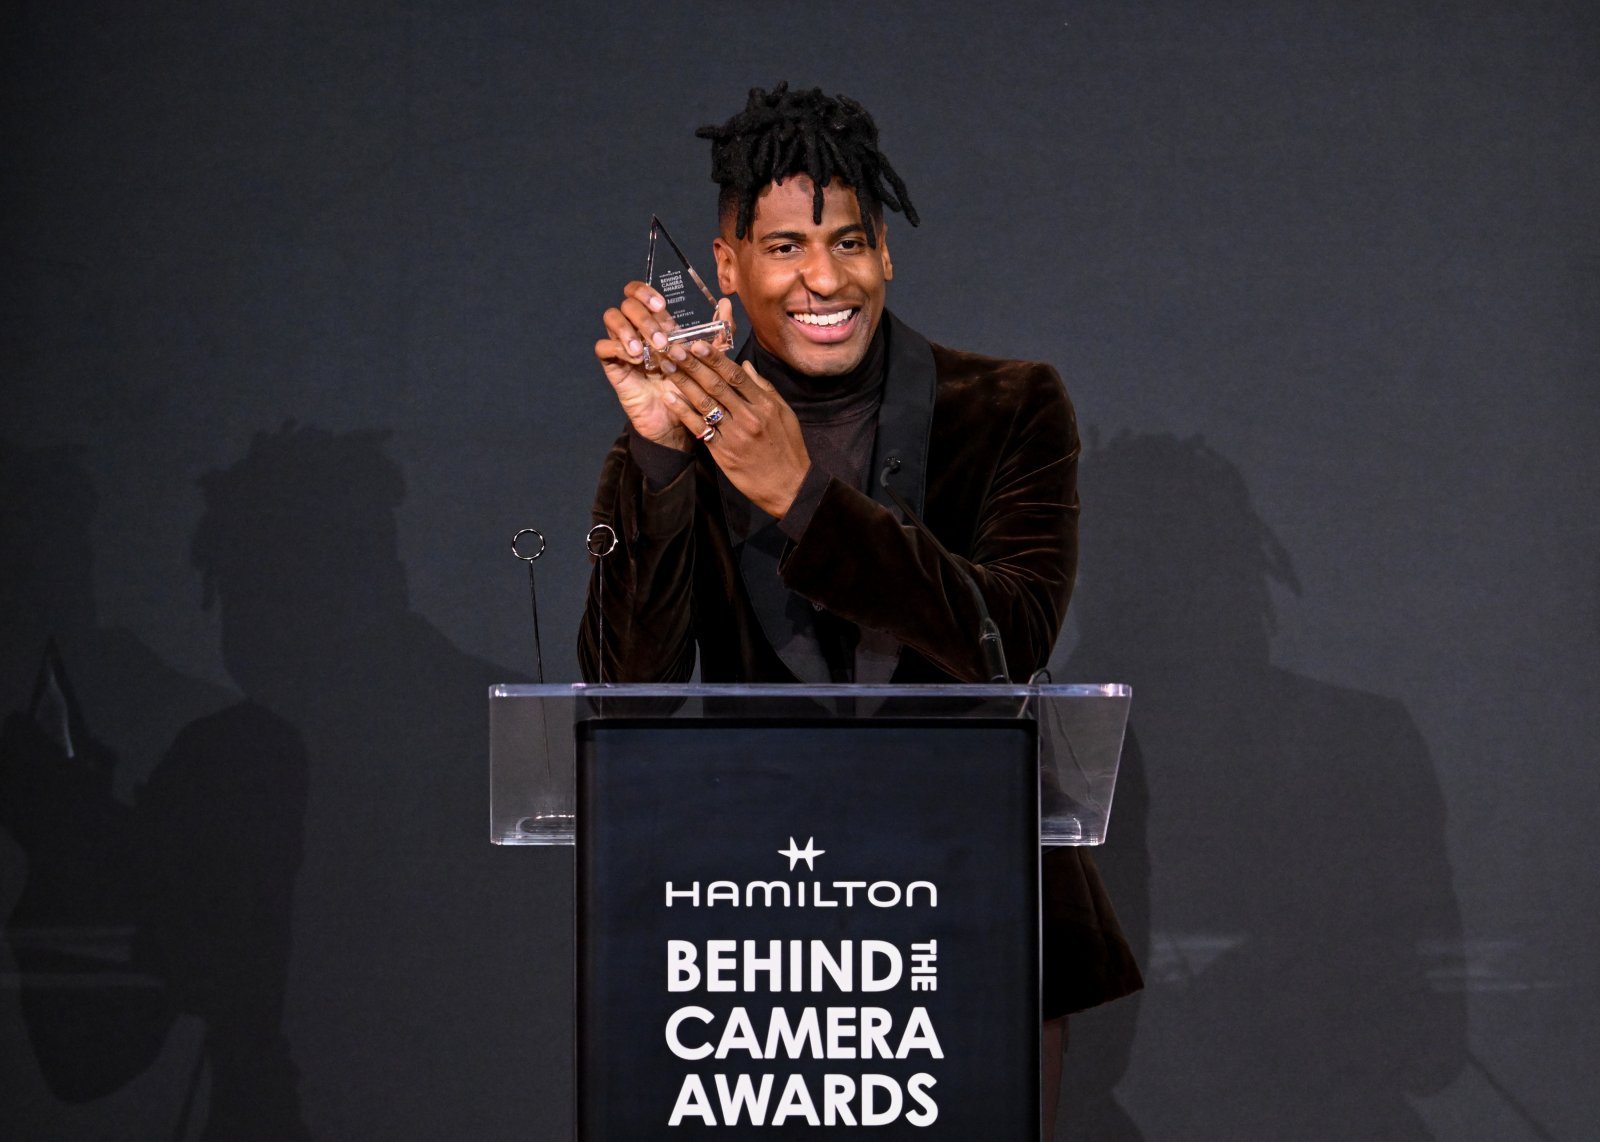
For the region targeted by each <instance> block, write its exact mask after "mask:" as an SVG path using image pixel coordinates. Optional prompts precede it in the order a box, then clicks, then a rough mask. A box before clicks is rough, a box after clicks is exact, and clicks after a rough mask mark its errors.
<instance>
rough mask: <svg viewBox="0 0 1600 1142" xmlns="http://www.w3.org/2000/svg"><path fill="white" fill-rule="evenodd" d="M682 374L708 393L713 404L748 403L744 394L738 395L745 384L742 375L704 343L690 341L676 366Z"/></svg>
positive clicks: (728, 361) (735, 365) (724, 356)
mask: <svg viewBox="0 0 1600 1142" xmlns="http://www.w3.org/2000/svg"><path fill="white" fill-rule="evenodd" d="M680 365H681V368H682V370H683V372H684V373H685V374H686V375H688V376H689V377H692V378H693V379H694V381H695V383H696V384H698V385H699V386H700V387H701V388H703V389H704V390H705V391H706V392H707V393H709V394H710V395H711V397H712V399H714V400H718V401H722V402H724V403H727V402H730V401H731V402H738V401H746V402H747V401H748V400H749V397H748V395H747V394H745V393H743V392H740V391H739V386H740V385H742V384H744V383H745V374H744V372H743V370H741V369H740V368H739V366H738V365H737V364H735V363H734V362H733V361H732V360H731V359H730V358H729V357H728V356H727V355H726V354H725V353H719V352H718V351H717V350H715V349H713V348H712V347H711V346H710V345H708V344H706V342H704V341H694V342H691V343H690V344H689V346H688V353H687V354H686V355H685V357H684V359H683V360H682V361H681V362H680Z"/></svg>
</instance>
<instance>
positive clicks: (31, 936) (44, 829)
mask: <svg viewBox="0 0 1600 1142" xmlns="http://www.w3.org/2000/svg"><path fill="white" fill-rule="evenodd" d="M1597 23H1600V21H1597V19H1596V14H1595V9H1594V8H1593V7H1592V6H1591V5H1586V4H1580V3H1549V4H1542V5H1537V6H1533V5H1527V4H1513V3H1491V2H1487V0H1478V2H1467V3H1453V4H1445V3H1416V4H1408V5H1391V4H1369V3H1342V4H1341V3H1331V2H1314V0H1302V2H1294V0H1278V2H1270V3H1269V2H1260V3H1244V2H1219V3H1208V4H1203V5H1202V4H1184V3H1172V2H1150V3H1092V2H1064V0H1052V2H1042V0H1041V2H1022V3H1004V4H998V5H995V4H990V5H974V4H954V3H916V4H910V3H880V4H872V5H867V4H861V3H849V4H847V3H837V2H834V0H814V2H812V3H809V4H806V5H784V6H778V5H765V4H757V3H750V4H734V3H710V4H682V5H645V4H633V3H619V4H615V5H604V6H594V7H593V8H592V9H590V10H588V11H580V10H579V9H578V7H577V6H571V7H570V8H569V7H568V6H556V5H539V4H528V3H522V4H512V3H503V2H500V3H497V2H494V0H474V2H469V3H460V2H457V3H449V4H446V3H426V2H422V0H412V2H410V3H393V4H380V3H370V4H367V3H355V2H344V3H337V4H333V5H329V4H306V3H295V2H288V3H279V4H272V5H267V4H244V3H219V4H212V5H205V6H194V5H181V4H153V3H138V2H134V3H119V4H110V3H92V2H89V0H64V2H60V3H52V4H35V3H25V2H17V3H12V4H9V5H7V6H6V8H5V13H4V34H3V36H0V53H3V59H0V85H3V87H0V90H3V104H0V155H3V159H0V164H3V165H0V171H3V179H4V185H3V199H0V253H3V258H4V267H5V270H4V274H3V275H0V338H3V358H0V369H3V376H4V380H5V389H4V396H3V398H0V437H3V439H4V452H3V464H0V467H3V481H4V483H3V526H4V530H5V536H4V561H5V587H4V591H5V595H4V600H3V603H4V606H3V608H0V613H3V614H4V622H5V630H4V638H3V647H0V653H3V655H4V685H5V692H4V695H3V697H4V710H5V711H6V712H13V711H20V710H24V709H26V708H27V707H28V705H29V702H30V694H31V692H32V686H33V682H34V678H35V675H36V672H37V670H38V668H39V663H40V655H41V649H42V647H43V646H44V645H45V642H46V640H47V638H49V637H51V636H53V637H54V638H55V640H56V644H57V645H58V646H59V648H60V653H61V656H62V661H63V663H64V669H65V674H66V676H67V677H68V678H69V679H70V681H71V683H72V686H73V689H74V692H75V698H76V702H77V704H78V706H79V707H80V708H81V713H82V722H81V724H77V723H74V724H73V728H74V735H75V736H74V740H75V742H76V743H77V744H76V749H75V751H74V753H75V756H74V757H73V758H70V759H69V758H66V757H64V756H63V753H62V751H61V748H60V742H59V741H58V740H51V738H50V735H48V734H41V732H40V731H39V729H38V726H39V724H40V720H41V719H37V718H36V719H26V718H14V719H12V721H11V722H9V723H8V725H7V730H6V737H5V746H4V750H5V752H4V757H3V759H0V761H3V770H4V772H3V773H0V792H3V793H4V794H5V797H4V800H3V802H0V806H3V807H0V822H3V824H4V831H3V832H0V914H3V915H5V916H7V917H9V919H8V920H7V922H6V939H5V941H4V942H3V943H0V980H3V981H4V982H3V986H0V1076H3V1077H0V1084H3V1086H0V1132H3V1133H4V1134H5V1136H7V1137H12V1138H24V1137H26V1138H62V1139H98V1138H127V1137H138V1138H181V1137H201V1136H202V1132H204V1136H205V1137H213V1138H224V1137H226V1138H247V1137H264V1138H265V1137H271V1138H292V1137H297V1136H298V1137H313V1138H317V1139H349V1138H367V1137H373V1138H376V1137H386V1138H417V1139H437V1138H447V1137H465V1136H469V1135H471V1136H480V1137H496V1138H510V1137H529V1138H562V1137H565V1132H566V1130H567V1129H568V1123H569V1106H568V1098H569V1088H570V1081H571V1073H570V1066H569V1061H568V1041H567V1036H568V1034H569V1023H568V1015H567V1008H566V1004H567V1002H568V996H569V990H568V983H567V973H568V957H569V956H570V952H571V946H570V940H569V936H568V930H567V927H566V915H567V910H568V909H569V908H570V903H571V901H570V890H569V887H568V877H569V875H570V860H569V858H568V856H567V855H566V854H563V853H559V852H549V851H537V852H536V851H502V850H496V849H492V848H491V847H490V846H489V845H488V843H487V839H486V835H485V833H486V831H485V829H484V827H483V826H484V821H485V814H484V804H485V785H486V781H485V771H486V759H485V735H484V726H485V719H484V701H483V693H484V687H485V686H486V685H487V684H488V683H489V682H490V681H491V680H507V679H514V678H518V677H525V676H526V675H527V674H528V673H529V672H530V671H531V670H532V655H531V647H530V631H529V622H528V615H527V585H526V582H525V577H524V576H523V574H522V568H521V566H520V565H519V564H516V563H514V562H512V560H511V558H510V555H509V554H508V552H507V546H506V545H507V541H508V539H509V537H510V535H511V533H512V532H513V531H514V530H516V529H517V528H519V527H523V526H536V527H538V528H540V529H542V530H543V531H544V532H545V533H546V534H547V535H548V536H549V537H550V544H551V547H550V552H549V555H548V556H547V558H546V559H545V560H544V561H543V562H542V564H541V565H540V574H541V579H540V591H541V600H542V603H543V606H544V610H543V616H542V618H543V627H544V632H545V637H546V645H545V662H546V671H547V675H548V676H549V677H550V678H551V679H552V680H565V679H570V678H572V677H573V676H574V671H575V666H574V659H573V655H572V650H571V643H572V633H573V630H574V627H575V623H576V616H577V612H578V608H579V605H580V597H581V591H582V587H583V581H584V577H585V574H586V568H585V563H584V559H583V557H582V546H581V544H582V535H583V531H584V530H585V528H586V526H587V525H586V523H585V517H586V513H587V505H588V496H589V494H590V491H591V488H592V481H593V479H594V476H595V474H596V470H597V466H598V461H599V457H600V456H601V454H602V451H603V449H604V448H605V446H606V444H607V442H608V441H609V440H610V439H611V438H612V437H613V436H614V435H615V433H616V432H617V430H618V428H619V417H618V415H617V413H616V411H615V409H614V406H613V405H612V403H611V399H610V397H609V394H608V392H607V390H606V388H605V386H604V384H603V382H602V380H601V378H600V376H599V374H598V372H597V370H596V368H595V366H594V364H593V361H592V357H591V355H590V346H591V344H592V342H593V339H594V338H595V337H596V336H598V329H599V326H598V315H599V313H600V311H601V310H602V309H603V308H604V307H605V306H606V305H608V304H611V303H612V302H613V299H614V298H615V297H616V296H617V293H618V289H619V287H620V285H621V284H622V283H623V282H625V281H626V280H628V279H629V278H630V277H632V276H635V275H636V274H637V272H638V270H639V269H640V266H641V262H642V258H643V254H644V249H643V247H644V237H645V231H646V226H647V223H648V219H649V216H650V214H651V212H653V211H654V212H658V213H660V214H662V215H663V216H664V217H665V218H667V219H668V220H669V221H670V222H671V224H672V225H673V227H674V230H675V232H676V233H677V234H678V236H679V237H680V239H683V240H686V245H689V246H691V247H692V248H694V249H700V250H704V249H706V247H707V245H708V243H709V240H710V237H711V233H712V221H713V220H712V197H711V196H712V191H711V187H710V184H709V183H708V182H707V181H706V180H705V173H706V169H707V159H706V154H705V151H704V145H703V144H700V143H698V142H696V141H695V140H693V139H692V131H693V129H694V128H695V127H696V126H698V125H700V124H702V123H706V122H710V121H713V120H720V119H722V118H724V117H725V116H726V115H728V114H730V113H731V112H732V111H734V110H736V109H737V107H738V106H739V105H740V104H741V102H742V99H743V93H744V91H745V90H746V89H747V88H748V87H750V86H752V85H755V84H760V85H767V84H770V83H771V82H773V81H775V80H777V79H779V78H785V77H787V78H789V79H792V80H793V81H795V82H796V83H800V84H806V85H812V84H816V85H820V86H822V87H824V88H826V89H828V90H830V91H844V92H847V93H849V94H851V95H853V96H854V97H856V98H858V99H860V100H861V101H863V102H864V103H865V104H866V105H867V106H868V107H869V108H871V109H872V110H873V112H874V113H875V115H876V116H877V118H878V121H879V124H880V126H881V127H882V130H883V138H884V146H885V149H886V150H887V152H888V153H889V154H890V156H891V157H892V158H893V160H894V162H895V164H896V166H897V167H898V168H899V170H900V171H901V172H902V173H903V174H904V175H905V177H906V178H907V180H908V182H909V184H910V186H911V188H912V192H913V195H914V197H915V200H916V202H917V205H918V207H919V208H920V210H921V213H922V215H923V217H924V219H925V221H924V224H923V225H922V227H921V228H920V229H917V230H911V229H910V228H908V227H906V226H905V225H904V224H903V223H899V220H898V219H891V240H892V243H893V248H894V254H895V264H896V270H897V275H896V280H895V282H894V285H893V287H892V292H891V295H890V303H891V305H892V306H893V307H894V308H895V309H896V311H897V312H898V313H900V314H901V315H902V316H903V317H905V318H906V319H907V320H909V321H910V322H911V323H912V324H914V325H915V326H917V327H919V328H920V329H922V330H924V331H925V332H926V333H928V334H929V335H931V336H933V337H934V338H935V339H936V340H939V341H943V342H946V343H949V344H953V345H958V346H962V347H966V348H972V349H977V350H981V351H987V352H993V353H999V354H1004V355H1009V356H1021V357H1033V358H1041V359H1044V360H1048V361H1051V362H1052V363H1054V364H1055V365H1056V366H1057V367H1058V368H1059V369H1060V371H1061V373H1062V375H1063V376H1064V377H1065V378H1066V380H1067V383H1068V386H1069V388H1070V390H1071V392H1072V395H1073V398H1074V400H1075V402H1076V404H1077V407H1078V410H1079V416H1080V421H1081V423H1082V424H1083V425H1084V426H1085V428H1086V429H1090V430H1092V431H1093V436H1092V443H1091V444H1090V445H1089V446H1088V447H1087V450H1086V456H1085V459H1084V463H1083V467H1082V483H1083V492H1084V501H1085V509H1084V527H1083V543H1084V563H1083V570H1082V574H1081V578H1080V588H1079V594H1078V597H1077V600H1076V602H1075V604H1074V610H1075V616H1074V621H1073V623H1072V626H1071V628H1070V629H1069V631H1068V633H1067V635H1066V636H1065V638H1064V640H1063V644H1062V646H1061V648H1060V649H1059V650H1058V652H1057V656H1056V665H1057V671H1056V674H1057V677H1058V679H1060V678H1063V677H1066V676H1071V677H1072V678H1073V679H1074V680H1085V681H1088V680H1112V679H1115V680H1120V681H1129V682H1132V683H1133V684H1134V686H1135V688H1136V699H1135V711H1136V712H1135V719H1134V734H1133V738H1132V740H1131V741H1130V748H1129V753H1128V761H1127V772H1126V775H1125V779H1124V785H1123V790H1122V794H1121V796H1120V798H1119V801H1118V805H1117V811H1116V815H1115V816H1114V819H1113V836H1112V842H1111V844H1110V845H1109V846H1108V848H1107V851H1106V852H1105V853H1104V854H1103V857H1104V859H1103V864H1104V867H1105V868H1106V871H1107V876H1108V878H1109V879H1110V880H1111V881H1112V884H1113V887H1114V888H1115V890H1116V892H1117V899H1118V902H1119V905H1120V907H1121V908H1122V911H1123V913H1124V919H1125V920H1126V922H1127V924H1128V926H1129V928H1130V930H1131V931H1132V933H1133V935H1134V937H1135V940H1136V942H1137V943H1138V944H1139V946H1140V950H1141V953H1142V955H1143V957H1144V962H1145V963H1146V964H1147V968H1148V975H1149V984H1150V986H1149V988H1148V989H1147V991H1146V992H1145V993H1144V995H1143V996H1142V997H1141V998H1140V999H1139V1000H1137V1001H1132V1002H1126V1003H1123V1004H1121V1005H1118V1006H1116V1007H1114V1008H1111V1009H1108V1010H1106V1011H1104V1012H1098V1013H1095V1014H1093V1015H1091V1016H1087V1017H1084V1018H1083V1019H1081V1020H1078V1021H1076V1022H1075V1025H1074V1030H1073V1045H1072V1051H1071V1055H1070V1061H1069V1075H1068V1085H1069V1088H1070V1095H1071V1097H1072V1099H1073V1100H1074V1101H1073V1104H1072V1107H1071V1109H1070V1110H1069V1111H1068V1112H1067V1114H1066V1117H1065V1122H1064V1125H1063V1127H1062V1130H1061V1132H1060V1136H1061V1137H1084V1138H1091V1137H1092V1138H1129V1139H1131V1138H1140V1137H1143V1138H1147V1139H1168V1138H1298V1139H1320V1138H1329V1139H1332V1138H1374V1137H1383V1138H1399V1139H1409V1138H1417V1139H1423V1138H1440V1139H1485V1140H1487V1139H1495V1140H1515V1139H1562V1140H1566V1139H1578V1138H1583V1137H1592V1136H1593V1130H1594V1123H1595V1122H1596V1121H1600V1098H1597V1096H1596V1094H1595V1089H1596V1088H1595V1087H1594V1084H1593V1081H1592V1076H1593V1075H1594V1074H1595V1073H1597V1072H1600V1049H1597V1046H1596V1042H1597V1040H1596V1037H1595V1030H1594V1028H1595V1015H1596V1012H1597V1010H1600V1003H1597V1000H1600V977H1597V972H1596V969H1595V967H1594V948H1595V947H1596V944H1597V942H1600V921H1597V919H1596V911H1595V909H1594V908H1593V907H1592V906H1591V905H1590V902H1591V901H1593V900H1595V899H1597V898H1600V842H1597V840H1596V837H1595V833H1594V830H1593V828H1592V818H1593V815H1594V812H1595V810H1596V781H1595V777H1594V762H1595V760H1596V757H1595V754H1596V744H1597V742H1600V704H1597V703H1596V702H1595V700H1594V692H1595V686H1596V683H1597V682H1600V669H1597V667H1600V512H1597V511H1596V509H1595V506H1594V505H1595V503H1596V500H1597V498H1600V463H1597V461H1596V459H1595V455H1596V452H1597V450H1600V396H1597V393H1600V386H1597V385H1596V372H1597V365H1600V356H1597V349H1600V338H1597V334H1596V330H1597V329H1600V305H1597V301H1600V225H1597V209H1596V186H1595V175H1596V169H1597V165H1600V160H1597V150H1596V141H1597V140H1596V134H1597V126H1596V125H1597V124H1600V98H1597V94H1600V89H1597V80H1596V69H1595V61H1596V59H1600V50H1597V49H1600V42H1597V34H1596V33H1597ZM290 421H293V422H295V425H294V426H293V427H289V428H286V427H285V425H286V423H287V422H290ZM208 474H209V475H208ZM208 604H209V605H208ZM45 720H46V721H47V720H48V719H45ZM57 737H58V738H59V735H57ZM111 754H114V755H115V764H114V766H113V765H112V764H111V761H110V755H111ZM135 806H138V808H137V809H135V808H134V807H135ZM1584 1076H1589V1077H1588V1078H1587V1079H1586V1078H1585V1077H1584Z"/></svg>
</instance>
